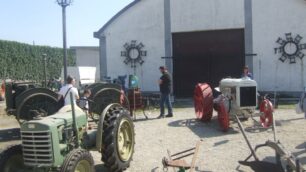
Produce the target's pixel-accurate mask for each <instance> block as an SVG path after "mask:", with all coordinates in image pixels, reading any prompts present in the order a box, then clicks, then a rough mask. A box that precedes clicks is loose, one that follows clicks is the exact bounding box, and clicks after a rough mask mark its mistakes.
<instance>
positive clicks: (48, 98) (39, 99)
mask: <svg viewBox="0 0 306 172" xmlns="http://www.w3.org/2000/svg"><path fill="white" fill-rule="evenodd" d="M57 97H58V96H57V94H56V93H55V92H53V91H51V90H49V89H46V88H37V87H36V86H35V85H34V84H33V83H8V84H7V85H6V105H7V109H6V110H7V112H8V114H10V115H14V116H15V117H16V119H17V120H18V121H20V120H32V119H33V118H35V117H37V116H49V115H51V114H54V113H55V112H57V110H58V103H57V102H58V98H57Z"/></svg>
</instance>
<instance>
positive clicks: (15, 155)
mask: <svg viewBox="0 0 306 172" xmlns="http://www.w3.org/2000/svg"><path fill="white" fill-rule="evenodd" d="M24 169H25V165H24V163H23V157H22V146H21V145H12V146H10V147H7V148H6V149H4V150H2V151H1V152H0V171H1V172H21V171H24Z"/></svg>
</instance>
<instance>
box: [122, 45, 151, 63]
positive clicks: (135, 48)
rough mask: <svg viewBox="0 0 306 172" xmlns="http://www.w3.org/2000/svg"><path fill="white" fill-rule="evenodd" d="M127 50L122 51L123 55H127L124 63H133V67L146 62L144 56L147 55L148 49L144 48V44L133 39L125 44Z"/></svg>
mask: <svg viewBox="0 0 306 172" xmlns="http://www.w3.org/2000/svg"><path fill="white" fill-rule="evenodd" d="M123 47H124V48H125V51H121V56H122V57H125V59H124V61H123V62H124V63H125V64H127V65H128V64H131V67H132V68H134V69H135V68H136V64H137V63H139V64H140V65H142V64H143V63H144V60H143V57H145V56H147V51H144V50H142V49H143V47H144V45H143V44H142V43H141V42H140V43H137V41H135V40H133V41H131V42H130V43H125V44H124V45H123Z"/></svg>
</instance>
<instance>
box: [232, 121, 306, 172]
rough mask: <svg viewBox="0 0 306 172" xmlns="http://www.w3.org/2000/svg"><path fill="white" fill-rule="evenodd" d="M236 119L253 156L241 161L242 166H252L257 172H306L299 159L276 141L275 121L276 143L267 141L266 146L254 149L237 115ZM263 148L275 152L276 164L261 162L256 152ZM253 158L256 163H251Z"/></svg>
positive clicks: (273, 126)
mask: <svg viewBox="0 0 306 172" xmlns="http://www.w3.org/2000/svg"><path fill="white" fill-rule="evenodd" d="M235 118H236V120H237V122H238V126H239V129H240V131H241V133H242V135H243V137H244V139H245V141H246V143H247V145H248V147H249V149H250V151H251V154H250V155H249V156H248V157H247V158H246V159H245V160H244V161H239V163H240V164H241V165H246V166H250V167H251V168H252V169H253V170H254V171H255V172H265V171H267V172H268V171H273V172H294V171H296V172H304V171H306V170H305V169H304V168H303V167H302V164H301V163H300V162H299V160H298V159H296V158H295V157H294V155H292V154H291V153H290V152H289V151H287V150H286V149H285V147H284V146H283V145H282V144H281V142H280V141H279V140H277V139H276V131H275V120H274V119H273V123H272V130H273V135H274V141H270V140H268V141H266V142H265V143H264V144H260V145H256V146H255V147H254V148H253V146H252V145H251V142H250V141H249V139H248V137H247V135H246V132H245V129H244V127H243V125H242V123H241V121H240V120H239V118H238V117H237V115H235ZM263 147H269V148H271V149H273V150H274V151H275V159H276V162H275V164H274V163H270V162H264V161H260V160H259V158H258V156H257V155H256V151H257V150H258V149H259V148H263ZM251 157H253V158H254V159H255V161H249V160H250V159H251Z"/></svg>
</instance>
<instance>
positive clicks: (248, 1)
mask: <svg viewBox="0 0 306 172" xmlns="http://www.w3.org/2000/svg"><path fill="white" fill-rule="evenodd" d="M244 20H245V29H244V39H245V53H246V54H253V14H252V0H244ZM253 58H254V57H253V56H246V57H245V64H246V65H248V66H249V69H250V71H251V72H253Z"/></svg>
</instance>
